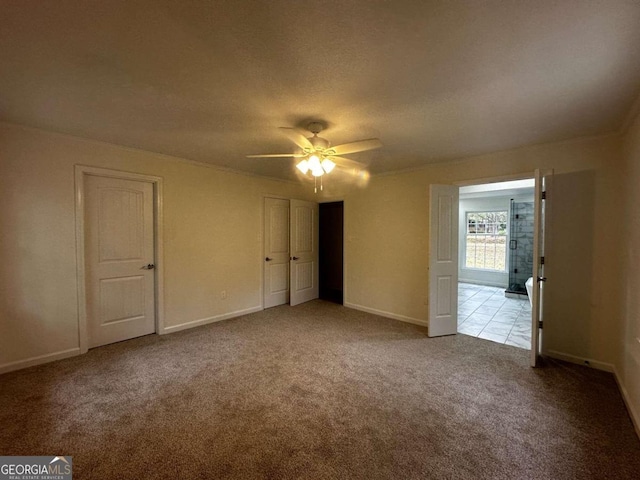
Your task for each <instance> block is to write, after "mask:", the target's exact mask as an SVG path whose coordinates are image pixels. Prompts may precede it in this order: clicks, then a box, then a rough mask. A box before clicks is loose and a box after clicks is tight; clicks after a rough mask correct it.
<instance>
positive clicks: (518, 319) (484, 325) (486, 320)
mask: <svg viewBox="0 0 640 480" xmlns="http://www.w3.org/2000/svg"><path fill="white" fill-rule="evenodd" d="M458 333H463V334H465V335H471V336H474V337H478V338H484V339H486V340H491V341H493V342H498V343H505V344H507V345H513V346H514V347H519V348H526V349H530V348H531V306H530V305H529V299H528V298H526V297H525V298H524V299H522V300H520V299H516V298H506V297H505V296H504V288H496V287H486V286H483V285H473V284H470V283H459V284H458Z"/></svg>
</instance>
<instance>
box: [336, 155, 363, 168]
mask: <svg viewBox="0 0 640 480" xmlns="http://www.w3.org/2000/svg"><path fill="white" fill-rule="evenodd" d="M329 158H330V159H331V160H333V161H335V163H336V165H338V166H339V167H346V168H355V169H356V170H365V169H366V168H367V166H366V165H365V164H364V163H360V162H356V161H355V160H349V159H348V158H344V157H336V156H335V155H331V156H330V157H329Z"/></svg>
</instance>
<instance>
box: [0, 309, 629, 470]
mask: <svg viewBox="0 0 640 480" xmlns="http://www.w3.org/2000/svg"><path fill="white" fill-rule="evenodd" d="M425 334H426V331H425V329H424V328H421V327H417V326H413V325H409V324H405V323H400V322H396V321H393V320H388V319H384V318H380V317H376V316H374V315H369V314H366V313H362V312H357V311H354V310H349V309H346V308H344V307H341V306H337V305H333V304H330V303H325V302H322V301H314V302H310V303H308V304H305V305H301V306H298V307H289V306H283V307H277V308H273V309H270V310H266V311H264V312H261V313H257V314H254V315H248V316H245V317H242V318H238V319H234V320H229V321H225V322H220V323H217V324H212V325H208V326H205V327H201V328H197V329H193V330H188V331H184V332H179V333H176V334H172V335H167V336H162V337H159V336H155V335H152V336H148V337H144V338H140V339H136V340H131V341H128V342H122V343H119V344H114V345H110V346H107V347H102V348H98V349H95V350H92V351H90V352H89V353H88V354H87V355H84V356H80V357H75V358H72V359H68V360H63V361H59V362H56V363H53V364H48V365H44V366H40V367H34V368H30V369H26V370H22V371H19V372H13V373H10V374H6V375H3V376H0V454H2V455H8V454H12V455H72V456H73V463H74V472H75V476H74V478H77V479H87V478H94V479H110V478H119V479H144V478H150V479H153V478H167V479H169V478H171V479H177V478H180V479H190V478H203V479H204V478H248V479H251V478H273V479H276V478H278V479H279V478H283V479H289V478H290V479H294V478H295V479H298V478H310V479H311V478H313V479H316V478H323V479H325V478H326V479H330V478H336V479H337V478H362V479H365V478H367V479H371V478H393V479H409V478H433V479H483V478H486V479H528V478H530V479H587V478H594V479H604V478H612V479H624V478H635V479H637V478H638V475H639V474H638V472H640V441H639V440H638V438H637V437H636V435H635V433H634V430H633V427H632V424H631V421H630V419H629V417H628V415H627V412H626V410H625V408H624V405H623V402H622V398H621V396H620V394H619V392H618V390H617V388H616V384H615V381H614V379H613V377H612V376H611V375H610V374H607V373H603V372H599V371H596V370H591V369H588V368H583V367H579V366H574V365H568V364H564V363H560V362H549V363H548V365H547V366H545V367H544V368H541V369H531V368H529V367H528V366H527V355H528V352H526V351H524V350H521V349H518V348H515V347H510V346H505V345H499V344H496V343H492V342H489V341H485V340H481V339H477V338H473V337H467V336H464V335H457V336H452V337H446V338H436V339H428V338H427V337H426V335H425Z"/></svg>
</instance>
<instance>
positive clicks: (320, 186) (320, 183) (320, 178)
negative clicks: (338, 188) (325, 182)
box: [320, 175, 324, 191]
mask: <svg viewBox="0 0 640 480" xmlns="http://www.w3.org/2000/svg"><path fill="white" fill-rule="evenodd" d="M322 177H324V175H323V176H322ZM322 177H320V191H322Z"/></svg>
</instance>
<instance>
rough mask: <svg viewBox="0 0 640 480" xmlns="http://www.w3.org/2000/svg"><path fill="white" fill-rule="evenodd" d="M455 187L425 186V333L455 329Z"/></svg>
mask: <svg viewBox="0 0 640 480" xmlns="http://www.w3.org/2000/svg"><path fill="white" fill-rule="evenodd" d="M458 197H459V191H458V187H457V186H454V185H430V187H429V201H430V204H429V205H430V206H429V226H430V228H429V336H430V337H439V336H442V335H454V334H455V333H457V330H458V216H459V207H458Z"/></svg>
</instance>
